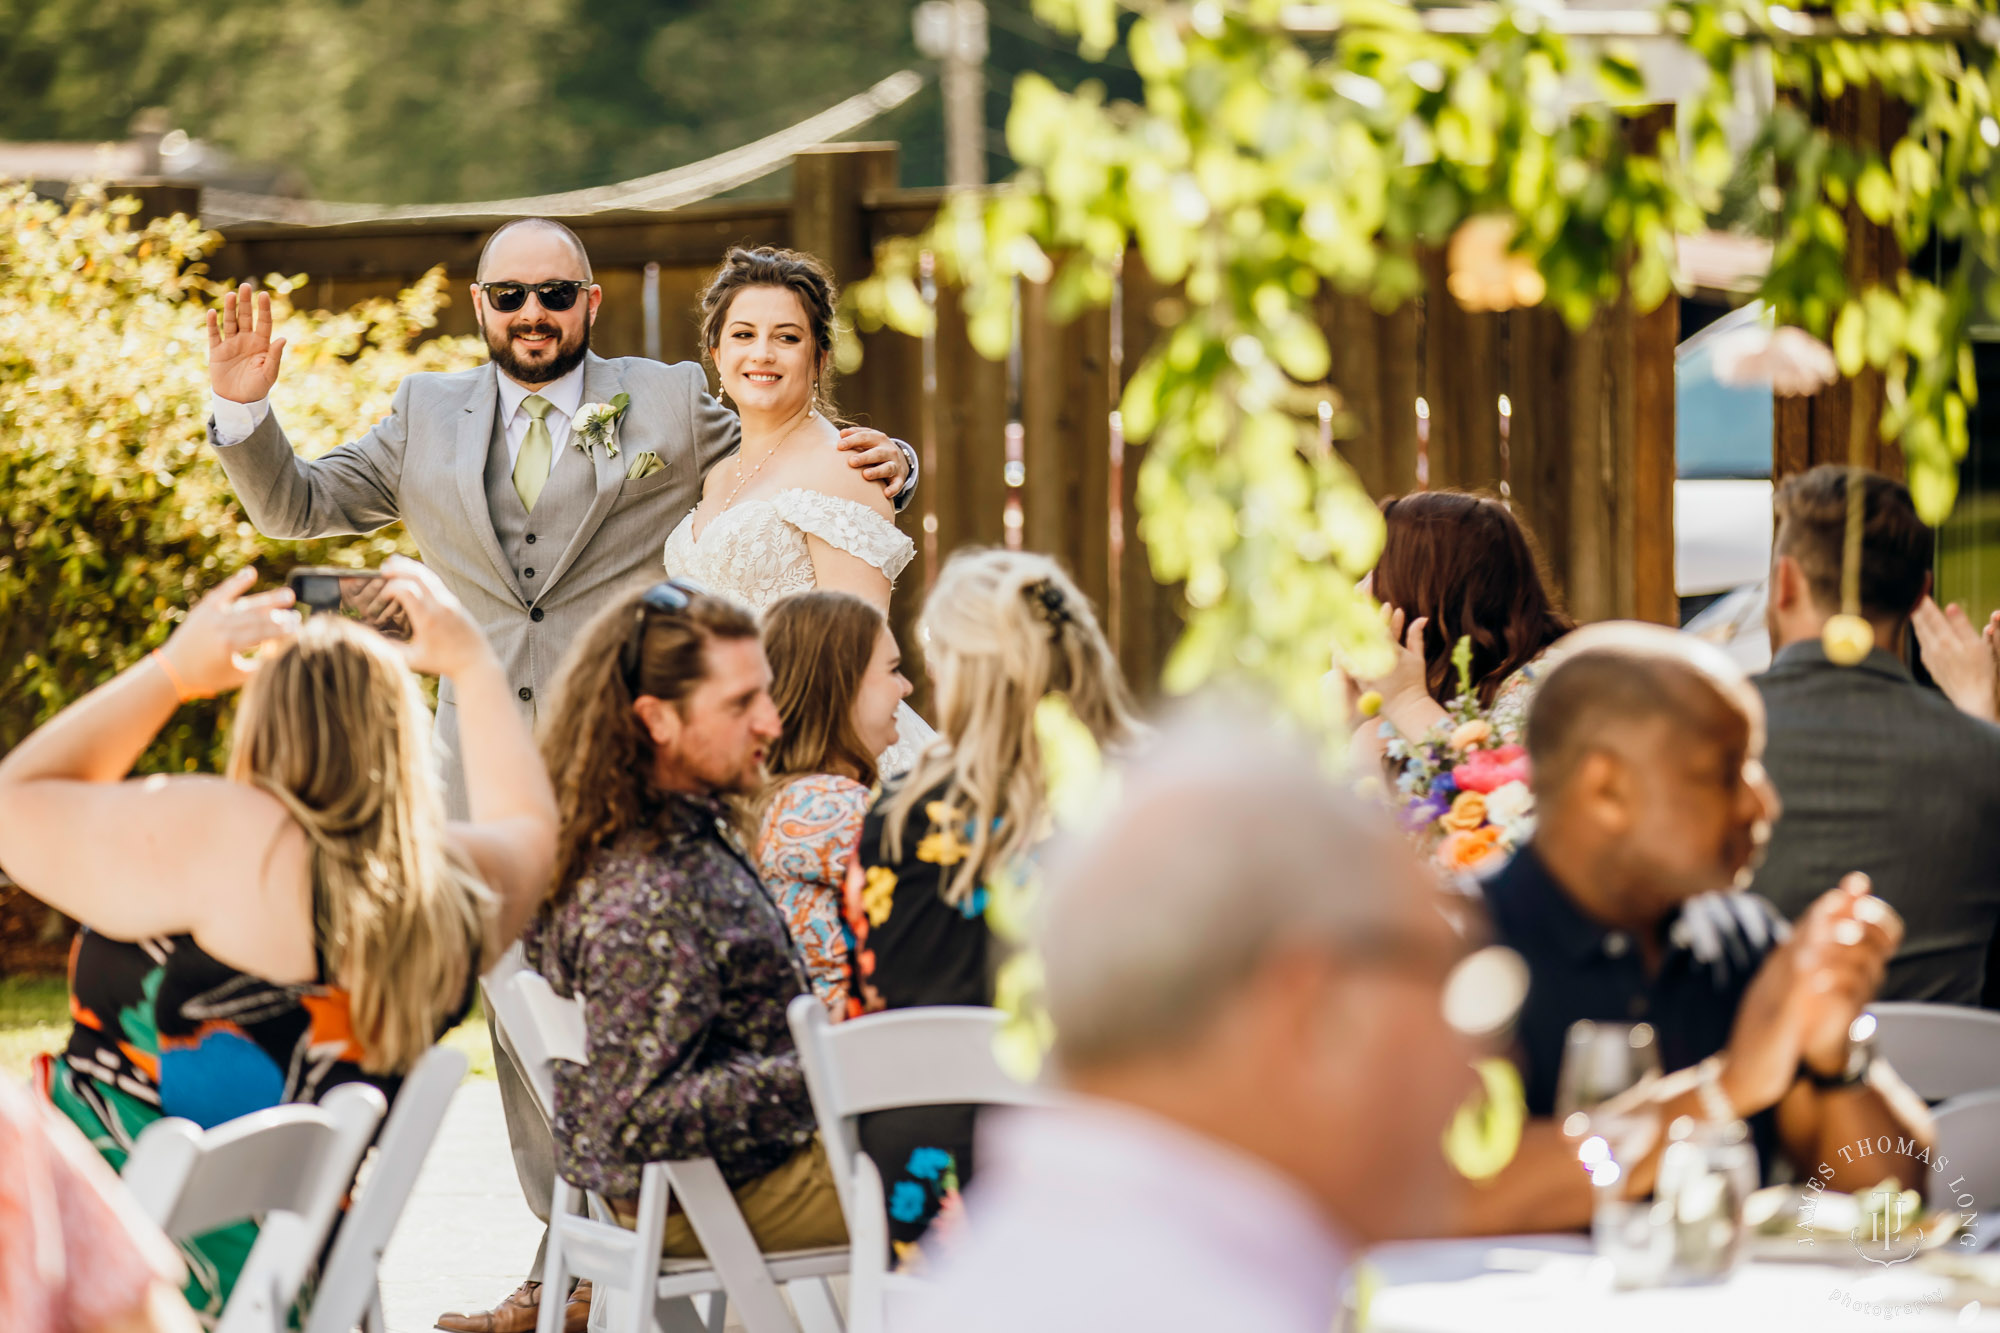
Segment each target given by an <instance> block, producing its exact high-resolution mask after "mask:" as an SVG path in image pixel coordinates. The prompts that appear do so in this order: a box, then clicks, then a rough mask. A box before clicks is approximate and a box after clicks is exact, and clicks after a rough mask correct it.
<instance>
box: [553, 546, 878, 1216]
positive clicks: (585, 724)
mask: <svg viewBox="0 0 2000 1333" xmlns="http://www.w3.org/2000/svg"><path fill="white" fill-rule="evenodd" d="M770 685H771V672H770V668H769V667H768V666H767V665H766V664H765V661H764V650H763V648H762V647H761V646H760V645H759V643H758V641H757V622H756V621H755V620H754V619H752V618H751V615H750V613H749V612H748V611H747V610H745V609H743V608H742V607H740V606H738V605H736V604H735V603H734V602H730V601H728V600H726V599H723V598H718V597H712V596H709V595H707V594H705V593H703V592H701V591H699V590H698V589H696V588H694V586H693V585H691V584H682V583H678V582H674V581H669V582H666V583H659V584H655V585H654V586H653V587H651V588H649V589H644V590H635V591H633V592H630V593H628V594H626V595H624V596H621V597H618V598H617V599H615V600H614V602H613V603H612V604H611V605H610V606H608V607H606V608H605V610H604V611H603V612H602V613H600V614H599V615H598V616H597V617H596V618H595V619H593V620H592V621H591V622H590V624H589V625H588V626H587V627H586V628H585V630H584V631H583V634H582V636H581V637H580V638H579V639H578V641H577V643H576V645H575V647H574V648H572V649H571V651H570V656H569V658H568V660H567V661H566V662H565V663H564V666H563V669H562V672H561V675H560V676H559V678H558V682H557V688H556V698H555V703H554V706H553V708H552V710H551V712H550V714H549V717H548V719H547V722H546V731H545V733H544V736H543V753H544V755H545V756H546V757H547V760H548V763H549V768H550V771H551V772H552V773H553V775H554V777H555V784H556V795H557V800H558V802H559V804H560V806H561V809H562V831H561V836H560V838H559V839H558V842H557V849H556V876H555V885H556V888H555V894H554V896H553V897H552V898H551V899H550V900H549V902H548V903H547V904H546V905H545V906H544V907H543V909H542V911H541V913H540V914H539V915H537V916H536V917H535V919H534V921H533V922H532V923H531V924H530V925H529V927H528V930H527V933H526V935H525V936H524V937H523V944H524V946H525V951H526V954H527V961H528V965H529V966H531V967H533V968H535V969H536V970H538V971H540V972H541V973H542V974H543V975H544V976H546V977H547V978H548V979H549V981H550V984H551V985H552V986H553V987H554V988H555V990H556V992H557V993H558V994H562V995H573V996H575V997H576V998H577V999H578V1000H580V1001H581V1002H582V1005H583V1023H584V1032H585V1037H586V1040H587V1042H588V1049H589V1053H590V1063H589V1064H587V1065H570V1064H563V1065H559V1066H558V1067H557V1070H556V1105H555V1113H556V1114H555V1127H554V1128H555V1144H556V1167H557V1169H558V1170H560V1171H561V1172H562V1174H563V1179H565V1180H567V1181H569V1182H570V1183H571V1184H574V1185H578V1186H581V1187H582V1188H584V1189H589V1190H595V1191H597V1192H598V1193H600V1194H602V1195H604V1196H606V1197H607V1198H609V1199H610V1200H611V1201H612V1204H613V1206H614V1207H616V1208H618V1209H619V1210H620V1211H621V1213H622V1214H623V1215H624V1216H626V1217H627V1218H628V1219H629V1217H630V1216H631V1214H632V1212H633V1210H634V1209H635V1208H636V1204H637V1201H638V1195H639V1171H640V1168H641V1167H643V1166H644V1165H645V1164H646V1163H648V1162H659V1161H678V1160H682V1159H685V1158H690V1157H711V1158H713V1159H714V1160H715V1164H716V1166H717V1168H718V1169H719V1170H720V1171H721V1172H722V1176H723V1179H725V1180H727V1181H728V1182H729V1184H730V1187H731V1188H732V1189H733V1190H735V1192H736V1198H737V1202H738V1204H739V1205H740V1206H741V1208H742V1210H743V1216H744V1219H745V1220H746V1221H747V1222H748V1223H749V1224H750V1231H751V1234H752V1235H754V1236H755V1237H756V1238H757V1241H758V1244H759V1245H760V1246H762V1247H763V1248H764V1249H766V1250H790V1249H801V1248H807V1247H811V1246H818V1245H837V1244H844V1243H845V1241H846V1238H847V1231H846V1227H845V1226H844V1225H843V1223H842V1221H841V1216H840V1204H839V1200H838V1198H837V1197H836V1195H835V1194H834V1187H833V1177H832V1175H831V1174H830V1173H829V1171H828V1169H827V1162H826V1154H825V1151H824V1150H823V1149H822V1148H821V1146H820V1143H819V1141H818V1138H817V1137H816V1135H815V1134H814V1132H813V1131H814V1123H815V1122H814V1119H813V1109H812V1103H811V1101H810V1100H809V1099H808V1097H807V1095H806V1085H805V1075H804V1073H803V1071H802V1070H801V1068H800V1065H799V1056H798V1051H797V1050H796V1049H795V1048H794V1047H793V1045H792V1036H791V1030H790V1028H788V1027H787V1026H786V1023H785V1006H786V1005H788V1004H790V1003H791V1001H792V1000H793V999H794V998H795V997H797V996H799V995H803V994H805V993H806V990H807V982H806V974H805V967H804V964H803V962H802V961H801V959H800V957H799V953H798V949H797V947H796V946H795V945H793V943H792V940H791V937H790V936H789V935H788V934H787V933H786V931H785V919H784V916H783V915H782V914H781V913H780V912H779V911H778V908H777V904H775V903H774V902H772V900H771V895H770V894H769V893H768V892H767V891H766V890H765V888H764V886H763V884H762V883H760V882H759V881H758V878H757V875H756V872H755V871H753V870H752V869H751V867H750V862H749V860H748V859H747V858H746V857H745V855H744V853H743V851H742V850H741V848H740V847H739V846H738V845H737V843H736V841H735V839H734V836H733V833H732V830H731V828H730V824H729V809H728V806H727V805H726V804H725V800H726V798H728V797H732V796H741V795H748V794H750V793H752V792H755V791H756V790H757V789H758V788H759V787H760V786H761V785H762V783H763V779H764V767H763V766H764V756H765V755H766V754H767V753H768V752H769V750H770V747H771V744H772V742H774V741H776V740H777V739H778V727H779V724H778V710H777V709H776V707H774V706H773V705H772V703H771V694H770ZM666 1250H667V1252H668V1253H669V1254H674V1255H693V1254H699V1253H700V1252H701V1251H700V1245H699V1242H698V1241H697V1240H696V1239H695V1237H694V1233H693V1230H692V1229H691V1228H690V1227H689V1226H688V1224H687V1218H686V1216H685V1215H683V1214H680V1213H676V1214H674V1215H673V1216H672V1217H670V1218H669V1219H668V1221H667V1234H666Z"/></svg>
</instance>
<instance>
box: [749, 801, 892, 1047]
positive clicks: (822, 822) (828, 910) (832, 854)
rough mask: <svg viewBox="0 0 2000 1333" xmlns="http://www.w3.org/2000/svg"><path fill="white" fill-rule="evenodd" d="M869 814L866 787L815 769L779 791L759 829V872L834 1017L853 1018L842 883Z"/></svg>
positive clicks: (814, 988)
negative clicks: (849, 1015) (850, 1015)
mask: <svg viewBox="0 0 2000 1333" xmlns="http://www.w3.org/2000/svg"><path fill="white" fill-rule="evenodd" d="M867 813H868V789H867V788H866V787H864V786H862V785H861V784H860V783H858V782H856V781H855V780H854V779H852V778H843V777H841V776H839V775H838V774H834V773H814V774H811V775H809V776H807V777H802V778H794V779H793V780H792V781H790V782H788V783H786V784H785V785H784V786H783V787H782V788H780V789H779V791H778V794H777V795H776V796H774V797H772V798H771V808H770V810H769V811H768V812H767V813H766V814H765V816H764V823H763V826H762V828H761V829H759V831H758V834H757V857H756V860H757V873H758V874H760V875H762V876H763V877H764V884H765V886H766V887H767V888H769V889H770V890H771V896H772V897H773V898H775V899H776V900H777V903H778V910H779V911H780V912H783V913H784V915H785V926H786V928H787V929H789V930H790V931H791V932H792V941H793V942H794V943H795V944H797V945H798V946H799V952H800V953H802V954H804V955H805V960H806V974H807V977H808V978H809V979H810V980H811V982H812V988H813V994H815V995H817V996H819V998H820V1002H821V1003H823V1004H824V1005H826V1007H827V1009H828V1010H829V1011H830V1012H831V1013H832V1014H833V1016H834V1018H835V1019H841V1018H844V1017H846V1016H847V935H846V932H845V930H844V929H843V927H842V924H841V919H840V897H841V884H842V882H843V881H844V880H845V879H846V877H847V861H848V857H849V856H851V855H852V854H853V852H854V842H855V839H856V838H858V837H860V836H861V820H862V817H863V816H865V815H866V814H867Z"/></svg>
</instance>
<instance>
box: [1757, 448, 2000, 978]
mask: <svg viewBox="0 0 2000 1333" xmlns="http://www.w3.org/2000/svg"><path fill="white" fill-rule="evenodd" d="M1850 484H1859V485H1860V486H1861V487H1862V488H1863V519H1864V527H1863V533H1862V549H1861V570H1860V583H1861V589H1860V597H1861V615H1862V618H1863V619H1865V620H1867V621H1868V623H1869V625H1870V626H1871V627H1872V628H1873V630H1874V635H1875V646H1874V648H1873V650H1872V651H1870V652H1869V654H1868V655H1867V656H1866V657H1865V658H1863V659H1862V660H1861V661H1860V662H1857V663H1856V664H1854V665H1853V666H1840V665H1837V664H1835V663H1834V662H1832V661H1829V660H1828V658H1827V655H1826V652H1825V650H1824V649H1823V648H1822V647H1821V646H1820V636H1821V633H1822V631H1823V630H1824V629H1825V627H1826V622H1827V620H1828V619H1829V618H1830V617H1831V616H1832V615H1833V614H1834V613H1835V612H1837V611H1838V610H1839V609H1840V576H1841V548H1842V543H1843V539H1844V535H1845V532H1846V525H1847V488H1848V486H1849V485H1850ZM1776 507H1777V523H1778V530H1777V538H1776V541H1775V544H1774V546H1773V548H1772V559H1771V576H1770V586H1769V603H1768V607H1769V609H1768V611H1767V613H1766V614H1767V619H1768V623H1769V626H1770V631H1771V647H1772V649H1773V650H1774V651H1775V653H1776V656H1775V658H1774V659H1773V661H1772V663H1771V669H1770V670H1769V671H1768V672H1766V673H1765V674H1764V675H1762V676H1759V677H1758V678H1757V679H1756V685H1757V688H1758V690H1759V692H1761V693H1762V694H1763V696H1764V707H1765V709H1766V711H1767V713H1768V714H1769V728H1770V743H1769V745H1768V746H1767V747H1766V749H1765V752H1764V766H1765V768H1766V770H1768V772H1769V773H1770V776H1771V780H1772V782H1773V783H1775V784H1776V786H1777V789H1778V796H1779V798H1780V800H1781V801H1782V802H1783V806H1784V812H1783V814H1782V815H1781V816H1780V817H1779V819H1778V821H1777V824H1776V825H1775V827H1774V828H1773V830H1772V834H1771V842H1770V851H1769V856H1768V858H1767V859H1766V860H1765V862H1764V865H1763V868H1762V869H1760V870H1759V871H1757V875H1756V881H1755V884H1754V887H1755V888H1756V890H1757V892H1758V893H1760V894H1762V895H1763V896H1764V897H1765V898H1768V899H1769V900H1770V901H1771V902H1772V903H1774V904H1775V905H1776V906H1777V908H1778V910H1779V911H1781V912H1783V913H1784V914H1785V915H1786V916H1788V917H1796V916H1798V914H1799V913H1800V912H1802V911H1804V910H1805V908H1806V907H1807V906H1808V905H1809V904H1810V903H1811V902H1812V901H1813V900H1814V899H1815V898H1817V897H1818V896H1819V895H1820V894H1822V893H1824V892H1825V891H1826V890H1827V889H1828V888H1830V887H1832V886H1833V885H1834V884H1837V883H1839V882H1840V879H1841V877H1842V876H1844V875H1846V874H1847V873H1848V872H1850V871H1855V870H1859V871H1862V872H1864V873H1866V874H1867V876H1868V878H1869V880H1870V882H1871V883H1872V884H1873V885H1874V892H1875V895H1876V896H1877V897H1879V898H1881V899H1882V900H1883V901H1884V902H1886V903H1888V904H1889V905H1890V906H1891V907H1893V908H1895V909H1896V911H1897V912H1898V913H1899V914H1900V915H1901V916H1902V918H1903V923H1904V928H1905V929H1904V935H1903V942H1902V946H1901V947H1900V948H1899V949H1898V950H1897V951H1896V954H1895V956H1894V957H1893V958H1892V959H1891V960H1890V962H1889V970H1888V975H1887V977H1886V978H1885V979H1884V981H1883V983H1882V988H1881V991H1880V992H1879V995H1878V998H1880V999H1884V1000H1929V1001H1936V1002H1940V1003H1946V1004H1966V1005H1976V1004H1978V1003H1979V1002H1980V994H1981V987H1982V983H1983V981H1984V978H1985V975H1986V967H1987V954H1988V951H1989V949H1990V948H1991V947H1992V944H1993V935H1994V926H1995V923H1996V922H1997V921H2000V858H1996V857H1995V855H1994V852H1993V844H1992V842H1991V840H1990V839H1991V832H1992V830H1993V829H1995V828H2000V727H1995V726H1993V725H1992V724H1990V723H1987V722H1982V721H1978V720H1976V719H1974V718H1971V717H1968V716H1966V715H1965V714H1964V713H1962V712H1960V711H1959V710H1958V709H1957V708H1955V707H1953V706H1952V704H1951V703H1950V701H1949V700H1947V699H1946V698H1945V697H1944V696H1943V695H1941V694H1939V693H1938V692H1937V691H1936V690H1933V689H1930V688H1928V687H1926V686H1923V685H1920V684H1918V683H1917V681H1916V678H1915V677H1914V676H1912V675H1911V674H1910V670H1909V668H1908V667H1906V666H1905V665H1904V664H1903V654H1904V652H1905V648H1906V645H1907V643H1908V639H1909V632H1910V618H1911V616H1912V614H1913V613H1914V612H1915V611H1916V609H1917V608H1918V607H1919V605H1921V604H1922V603H1923V602H1924V600H1925V599H1926V597H1927V596H1928V595H1929V591H1930V560H1931V550H1932V545H1933V539H1932V535H1931V531H1930V529H1929V528H1927V527H1925V526H1924V524H1923V522H1922V521H1921V520H1920V519H1918V517H1917V513H1916V508H1915V506H1914V505H1912V504H1911V501H1910V493H1909V491H1908V490H1906V489H1905V488H1904V487H1903V486H1902V485H1901V484H1900V483H1898V482H1894V481H1891V480H1890V479H1889V478H1887V477H1884V476H1882V475H1880V474H1879V473H1875V472H1869V471H1866V470H1863V469H1850V468H1844V467H1835V466H1831V465H1829V466H1823V467H1817V468H1814V469H1813V470H1812V471H1810V472H1807V473H1803V474H1801V475H1799V476H1795V477H1792V478H1790V479H1788V480H1787V481H1786V482H1785V483H1784V484H1783V485H1781V486H1780V487H1779V488H1778V493H1777V498H1776Z"/></svg>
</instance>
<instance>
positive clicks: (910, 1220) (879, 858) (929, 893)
mask: <svg viewBox="0 0 2000 1333" xmlns="http://www.w3.org/2000/svg"><path fill="white" fill-rule="evenodd" d="M948 788H949V782H948V781H947V782H943V783H940V784H939V785H938V786H937V787H936V788H935V789H933V790H931V791H929V792H926V793H925V794H924V797H923V799H922V800H920V801H919V802H918V803H917V810H918V812H920V813H921V815H922V818H921V819H919V818H917V817H915V816H914V815H913V816H912V818H911V819H910V820H909V821H908V823H907V824H906V825H905V827H904V830H903V843H902V848H901V852H902V854H901V855H900V856H892V855H890V852H889V849H888V847H887V846H886V845H885V843H884V838H883V827H884V824H885V820H884V819H883V817H882V807H883V804H884V803H885V802H886V801H887V800H888V798H889V796H890V795H891V794H892V793H891V792H885V793H884V794H883V795H882V796H880V797H878V798H877V799H876V802H875V806H874V808H873V810H871V811H870V813H869V815H868V818H867V819H866V820H865V821H864V822H863V824H862V826H861V840H860V842H859V844H858V845H857V846H856V849H855V852H854V854H853V856H852V857H851V858H850V859H849V861H848V867H847V883H846V895H845V904H844V908H845V918H846V922H847V928H848V934H849V936H850V937H851V941H852V943H851V946H850V947H851V951H852V959H851V966H850V972H851V974H852V975H851V980H850V995H851V998H850V1000H849V1011H850V1014H851V1015H860V1014H864V1013H876V1012H878V1011H881V1010H884V1009H906V1008H909V1007H911V1006H913V1005H926V1004H971V1005H990V1004H992V1003H993V965H994V962H995V961H996V959H995V954H996V952H997V950H996V945H995V941H994V937H993V931H992V928H991V927H990V926H988V924H987V922H986V898H987V891H986V889H985V888H984V887H980V888H977V889H975V890H973V891H972V892H971V893H969V894H967V895H966V896H965V898H964V900H963V901H961V902H959V903H957V904H952V903H947V902H946V901H945V900H944V892H943V890H944V886H945V883H946V881H947V878H948V876H949V875H950V872H951V869H952V867H954V866H956V865H958V864H959V863H960V862H962V861H963V860H965V858H966V857H967V856H968V855H970V854H971V851H972V835H973V827H972V817H971V814H970V812H969V811H967V810H965V809H962V808H959V807H957V806H954V805H952V804H951V803H950V802H948V801H947V800H946V799H945V797H946V795H947V792H948ZM974 1118H975V1109H974V1108H973V1107H971V1106H915V1107H907V1108H902V1109H898V1110H892V1111H876V1112H872V1113H871V1114H868V1115H864V1116H862V1117H861V1121H860V1125H859V1126H858V1131H859V1137H860V1140H861V1147H862V1148H863V1150H864V1151H866V1152H867V1153H868V1155H869V1156H870V1157H872V1158H873V1159H874V1160H875V1167H876V1170H877V1171H879V1172H880V1173H881V1176H882V1188H883V1191H884V1193H885V1194H886V1196H887V1202H888V1206H889V1239H890V1241H891V1242H892V1244H893V1245H894V1247H895V1253H896V1256H897V1259H898V1261H899V1262H900V1263H904V1264H908V1263H909V1262H910V1260H911V1255H912V1247H913V1246H914V1245H915V1244H916V1242H917V1241H918V1240H919V1239H920V1238H921V1237H922V1236H923V1235H924V1233H925V1231H926V1230H927V1229H928V1228H929V1227H930V1225H931V1223H932V1222H933V1221H934V1220H936V1219H937V1218H938V1217H939V1216H940V1215H945V1216H949V1215H951V1214H952V1213H953V1212H954V1211H955V1210H956V1208H957V1205H958V1192H959V1188H960V1186H961V1185H963V1184H965V1183H966V1182H968V1181H970V1180H971V1179H972V1172H973V1166H974V1163H973V1121H974Z"/></svg>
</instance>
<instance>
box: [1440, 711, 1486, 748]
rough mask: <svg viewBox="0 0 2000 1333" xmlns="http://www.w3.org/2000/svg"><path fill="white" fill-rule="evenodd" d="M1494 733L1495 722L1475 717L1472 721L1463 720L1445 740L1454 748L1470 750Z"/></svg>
mask: <svg viewBox="0 0 2000 1333" xmlns="http://www.w3.org/2000/svg"><path fill="white" fill-rule="evenodd" d="M1492 735H1493V724H1492V723H1491V722H1488V721H1487V720H1486V719H1485V718H1480V717H1475V718H1473V719H1472V721H1470V722H1461V723H1459V724H1458V726H1457V728H1456V729H1454V730H1453V731H1452V733H1451V739H1450V740H1449V741H1447V742H1445V743H1446V744H1447V745H1449V746H1451V748H1452V749H1454V750H1470V749H1471V748H1472V747H1473V746H1475V745H1477V744H1479V743H1480V742H1481V741H1484V740H1487V739H1488V738H1490V737H1491V736H1492Z"/></svg>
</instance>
